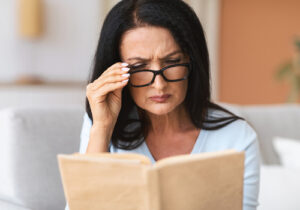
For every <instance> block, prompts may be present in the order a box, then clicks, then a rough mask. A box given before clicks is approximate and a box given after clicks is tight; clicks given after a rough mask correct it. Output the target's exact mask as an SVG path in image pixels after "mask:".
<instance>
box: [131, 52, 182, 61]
mask: <svg viewBox="0 0 300 210" xmlns="http://www.w3.org/2000/svg"><path fill="white" fill-rule="evenodd" d="M177 53H181V50H177V51H174V52H171V53H169V54H168V55H166V56H165V57H163V58H160V60H164V59H166V58H168V57H170V56H172V55H175V54H177ZM128 60H129V61H130V60H142V61H148V60H150V59H146V58H141V57H133V58H128Z"/></svg>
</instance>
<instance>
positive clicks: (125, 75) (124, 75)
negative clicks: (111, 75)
mask: <svg viewBox="0 0 300 210" xmlns="http://www.w3.org/2000/svg"><path fill="white" fill-rule="evenodd" d="M129 75H130V74H122V77H129Z"/></svg>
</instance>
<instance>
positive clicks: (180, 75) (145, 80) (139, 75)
mask: <svg viewBox="0 0 300 210" xmlns="http://www.w3.org/2000/svg"><path fill="white" fill-rule="evenodd" d="M187 74H188V67H186V66H174V67H170V68H167V69H166V70H164V71H163V75H164V76H165V77H166V78H167V79H168V80H180V79H184V78H185V77H186V76H187ZM153 76H154V73H153V72H151V71H139V72H135V73H133V74H132V75H131V76H130V83H131V84H132V85H134V86H141V85H146V84H149V83H151V81H152V79H153Z"/></svg>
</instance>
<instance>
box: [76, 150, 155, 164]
mask: <svg viewBox="0 0 300 210" xmlns="http://www.w3.org/2000/svg"><path fill="white" fill-rule="evenodd" d="M72 157H74V158H76V157H77V158H82V159H90V160H99V161H100V159H103V160H106V161H108V160H112V159H113V160H122V161H125V162H126V161H128V162H132V161H134V162H140V163H141V164H145V165H151V160H150V159H149V158H148V157H146V156H145V155H141V154H137V153H109V152H103V153H86V154H81V153H74V154H73V155H72Z"/></svg>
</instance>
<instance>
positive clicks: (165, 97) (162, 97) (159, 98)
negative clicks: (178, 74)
mask: <svg viewBox="0 0 300 210" xmlns="http://www.w3.org/2000/svg"><path fill="white" fill-rule="evenodd" d="M170 97H171V95H170V94H164V95H156V96H151V97H150V99H151V100H152V101H154V102H157V103H163V102H166V101H167V100H168V99H169V98H170Z"/></svg>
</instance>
